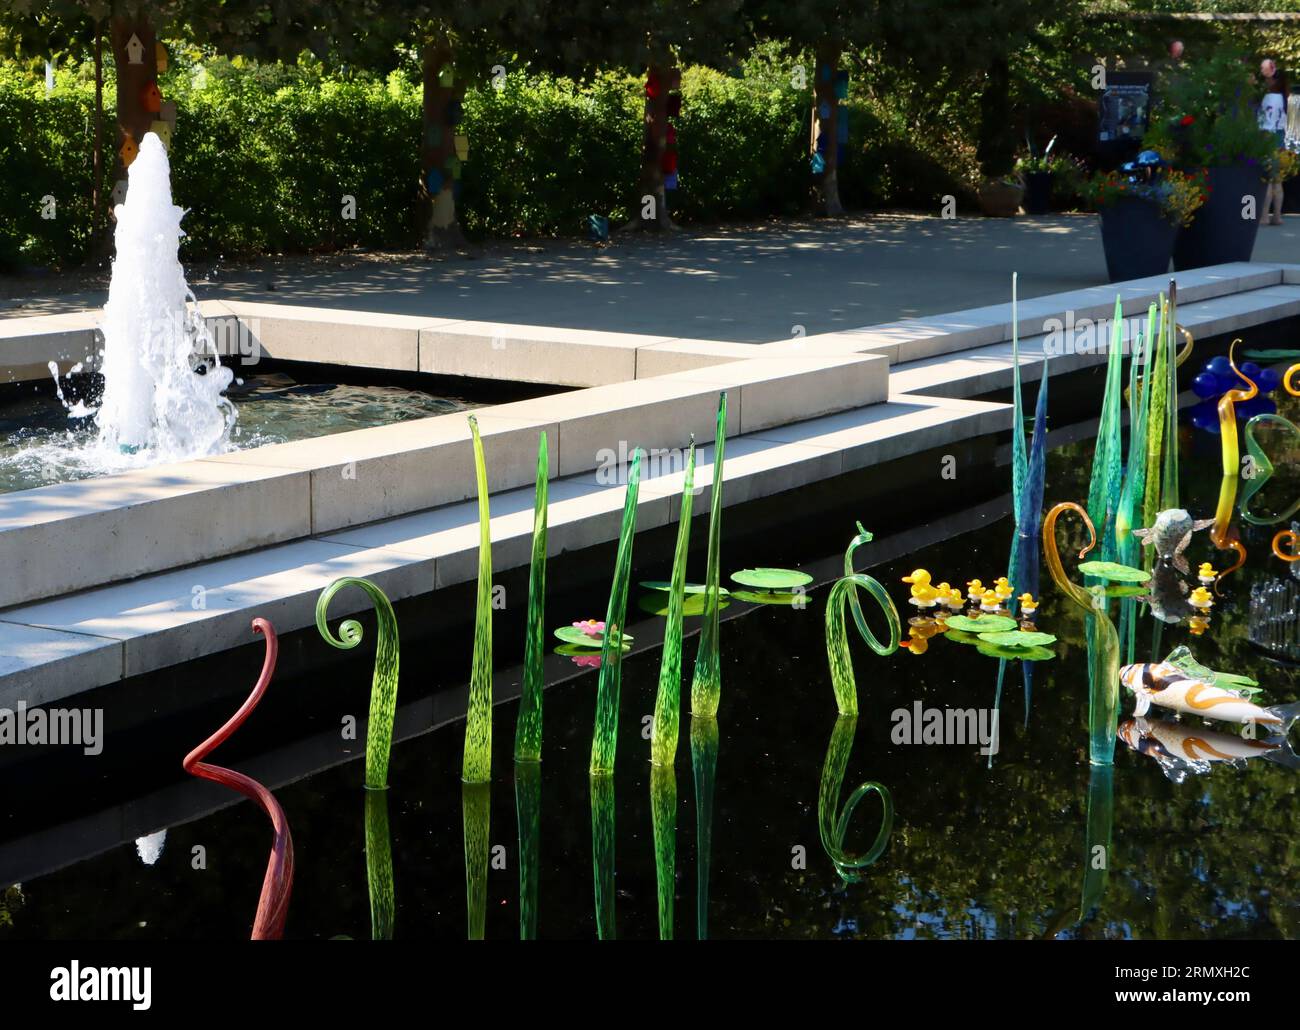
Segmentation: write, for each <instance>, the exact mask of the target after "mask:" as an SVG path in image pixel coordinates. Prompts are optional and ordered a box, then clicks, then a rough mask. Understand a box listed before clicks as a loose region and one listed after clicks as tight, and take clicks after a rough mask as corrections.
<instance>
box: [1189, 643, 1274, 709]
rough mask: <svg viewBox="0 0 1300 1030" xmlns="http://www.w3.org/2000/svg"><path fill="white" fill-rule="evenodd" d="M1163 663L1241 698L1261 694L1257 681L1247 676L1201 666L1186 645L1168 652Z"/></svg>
mask: <svg viewBox="0 0 1300 1030" xmlns="http://www.w3.org/2000/svg"><path fill="white" fill-rule="evenodd" d="M1165 661H1166V662H1168V663H1169V664H1170V665H1173V666H1176V667H1177V668H1178V669H1179V670H1181V671H1182V672H1184V673H1186V674H1187V675H1188V676H1195V677H1196V678H1197V679H1201V680H1205V682H1207V683H1210V684H1213V685H1214V686H1216V687H1223V688H1225V689H1227V690H1233V691H1236V692H1237V693H1238V694H1241V695H1242V696H1243V697H1254V696H1255V695H1256V694H1262V693H1263V690H1262V689H1261V687H1260V685H1259V680H1255V679H1251V678H1250V677H1249V676H1241V675H1238V674H1237V673H1235V672H1217V671H1216V670H1214V669H1211V668H1210V667H1209V666H1208V665H1202V664H1201V663H1200V662H1198V661H1197V660H1196V659H1195V658H1194V657H1193V656H1192V652H1191V649H1190V648H1188V646H1187V645H1186V644H1180V645H1179V646H1178V647H1175V648H1174V649H1173V650H1172V651H1170V652H1169V654H1168V655H1167V656H1166V658H1165Z"/></svg>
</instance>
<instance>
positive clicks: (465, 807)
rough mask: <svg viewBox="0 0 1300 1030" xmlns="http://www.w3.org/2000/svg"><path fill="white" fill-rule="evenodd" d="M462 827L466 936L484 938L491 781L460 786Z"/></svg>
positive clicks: (467, 783) (490, 818)
mask: <svg viewBox="0 0 1300 1030" xmlns="http://www.w3.org/2000/svg"><path fill="white" fill-rule="evenodd" d="M460 804H461V829H462V830H463V832H464V835H465V913H466V926H467V935H468V937H469V939H470V940H471V941H481V940H482V939H483V937H484V933H485V930H486V925H487V871H488V851H489V847H488V834H489V832H490V830H491V825H492V784H490V783H487V782H486V781H485V782H483V783H470V782H469V781H468V780H464V781H462V782H461V785H460Z"/></svg>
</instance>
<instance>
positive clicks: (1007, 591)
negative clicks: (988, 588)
mask: <svg viewBox="0 0 1300 1030" xmlns="http://www.w3.org/2000/svg"><path fill="white" fill-rule="evenodd" d="M993 592H994V593H995V594H997V595H998V600H999V601H1006V600H1007V599H1008V598H1010V597H1011V595H1012V594H1014V593H1015V590H1013V589H1012V587H1011V583H1010V582H1009V581H1008V580H1007V577H1006V576H999V577H998V578H997V579H995V580H994V581H993Z"/></svg>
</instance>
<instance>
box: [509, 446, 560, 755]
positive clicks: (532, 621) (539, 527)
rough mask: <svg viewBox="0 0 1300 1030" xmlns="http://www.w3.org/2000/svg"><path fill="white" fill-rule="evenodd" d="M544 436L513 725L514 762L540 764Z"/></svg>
mask: <svg viewBox="0 0 1300 1030" xmlns="http://www.w3.org/2000/svg"><path fill="white" fill-rule="evenodd" d="M550 467H551V466H550V457H549V455H548V454H547V449H546V433H545V432H543V433H542V437H541V440H539V441H538V444H537V487H536V490H535V491H534V495H533V497H534V500H533V556H532V564H531V565H530V566H529V569H528V628H527V633H528V635H527V637H525V639H524V692H523V697H522V698H521V699H520V701H519V721H518V723H516V725H515V761H516V762H540V761H541V760H542V663H543V661H544V660H545V658H546V615H545V608H546V514H547V497H546V477H547V476H548V475H549V473H550Z"/></svg>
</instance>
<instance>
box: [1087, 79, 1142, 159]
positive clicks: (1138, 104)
mask: <svg viewBox="0 0 1300 1030" xmlns="http://www.w3.org/2000/svg"><path fill="white" fill-rule="evenodd" d="M1153 79H1154V76H1153V75H1152V74H1151V73H1150V72H1111V73H1110V74H1109V75H1107V76H1106V87H1105V88H1104V89H1103V90H1102V91H1101V98H1100V100H1099V102H1098V107H1099V115H1100V117H1099V120H1098V126H1097V140H1098V142H1100V143H1109V144H1114V143H1123V142H1125V141H1128V140H1133V141H1137V140H1139V139H1141V138H1142V134H1143V133H1145V132H1146V131H1147V126H1148V125H1149V124H1150V123H1151V104H1152V101H1153V99H1154V98H1153V95H1152V80H1153Z"/></svg>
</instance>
